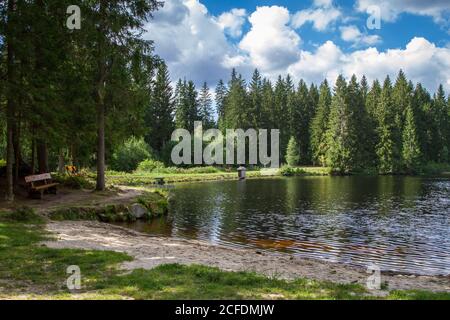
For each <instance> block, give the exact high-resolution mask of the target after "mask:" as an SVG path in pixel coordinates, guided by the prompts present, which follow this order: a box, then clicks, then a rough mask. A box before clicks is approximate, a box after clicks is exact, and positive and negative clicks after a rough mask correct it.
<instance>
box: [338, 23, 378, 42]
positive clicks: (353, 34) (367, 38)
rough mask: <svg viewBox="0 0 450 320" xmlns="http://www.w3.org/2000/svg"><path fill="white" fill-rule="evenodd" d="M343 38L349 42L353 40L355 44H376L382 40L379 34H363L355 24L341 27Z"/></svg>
mask: <svg viewBox="0 0 450 320" xmlns="http://www.w3.org/2000/svg"><path fill="white" fill-rule="evenodd" d="M339 30H340V31H341V39H342V40H344V41H347V42H353V43H354V44H355V45H374V44H377V43H379V42H381V38H380V36H378V35H368V34H363V33H362V32H361V31H360V30H359V28H358V27H357V26H355V25H350V26H343V27H340V28H339Z"/></svg>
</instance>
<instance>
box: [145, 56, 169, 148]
mask: <svg viewBox="0 0 450 320" xmlns="http://www.w3.org/2000/svg"><path fill="white" fill-rule="evenodd" d="M173 111H174V101H173V96H172V87H171V85H170V77H169V71H168V70H167V66H166V64H165V63H164V62H161V63H160V64H159V66H158V71H157V75H156V79H155V82H154V86H153V90H152V94H151V97H150V102H149V106H148V108H147V109H146V110H145V125H146V128H147V130H148V131H147V134H146V135H145V141H146V142H147V144H148V145H150V146H151V147H152V149H153V150H155V151H157V152H161V150H162V148H163V147H164V146H165V144H166V142H168V141H169V140H170V137H171V134H172V131H173V118H172V117H173Z"/></svg>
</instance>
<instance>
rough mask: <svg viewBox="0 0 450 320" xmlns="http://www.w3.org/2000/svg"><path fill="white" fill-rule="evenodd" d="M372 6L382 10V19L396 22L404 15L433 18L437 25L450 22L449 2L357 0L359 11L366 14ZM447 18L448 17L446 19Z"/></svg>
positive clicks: (436, 0)
mask: <svg viewBox="0 0 450 320" xmlns="http://www.w3.org/2000/svg"><path fill="white" fill-rule="evenodd" d="M370 6H378V7H380V9H381V19H382V20H384V21H389V22H392V21H395V20H396V19H397V17H398V16H399V15H400V14H401V13H403V12H407V13H411V14H415V15H422V16H431V17H433V19H434V20H435V22H436V23H442V22H444V21H445V20H447V22H448V14H449V13H450V1H449V0H408V1H405V0H357V3H356V8H357V10H358V11H361V12H366V11H367V8H369V7H370ZM445 16H446V17H445Z"/></svg>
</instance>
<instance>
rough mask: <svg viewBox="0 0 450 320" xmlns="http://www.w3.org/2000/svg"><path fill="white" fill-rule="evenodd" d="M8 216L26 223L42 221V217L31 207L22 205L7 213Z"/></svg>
mask: <svg viewBox="0 0 450 320" xmlns="http://www.w3.org/2000/svg"><path fill="white" fill-rule="evenodd" d="M9 218H10V219H11V220H14V221H19V222H27V223H42V222H43V221H44V219H43V218H42V217H41V216H39V215H38V214H37V213H36V212H35V211H34V209H33V208H31V207H27V206H22V207H19V208H17V209H16V210H15V211H14V212H12V213H11V214H9Z"/></svg>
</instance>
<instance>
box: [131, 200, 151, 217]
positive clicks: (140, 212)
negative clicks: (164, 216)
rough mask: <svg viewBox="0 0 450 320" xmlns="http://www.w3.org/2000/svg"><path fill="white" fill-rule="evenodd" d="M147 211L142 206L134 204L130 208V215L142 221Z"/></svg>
mask: <svg viewBox="0 0 450 320" xmlns="http://www.w3.org/2000/svg"><path fill="white" fill-rule="evenodd" d="M147 212H148V210H147V208H146V207H144V206H143V205H142V204H139V203H135V204H132V205H131V206H130V214H131V215H132V216H133V217H134V218H136V219H142V218H144V216H145V215H146V214H147Z"/></svg>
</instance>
